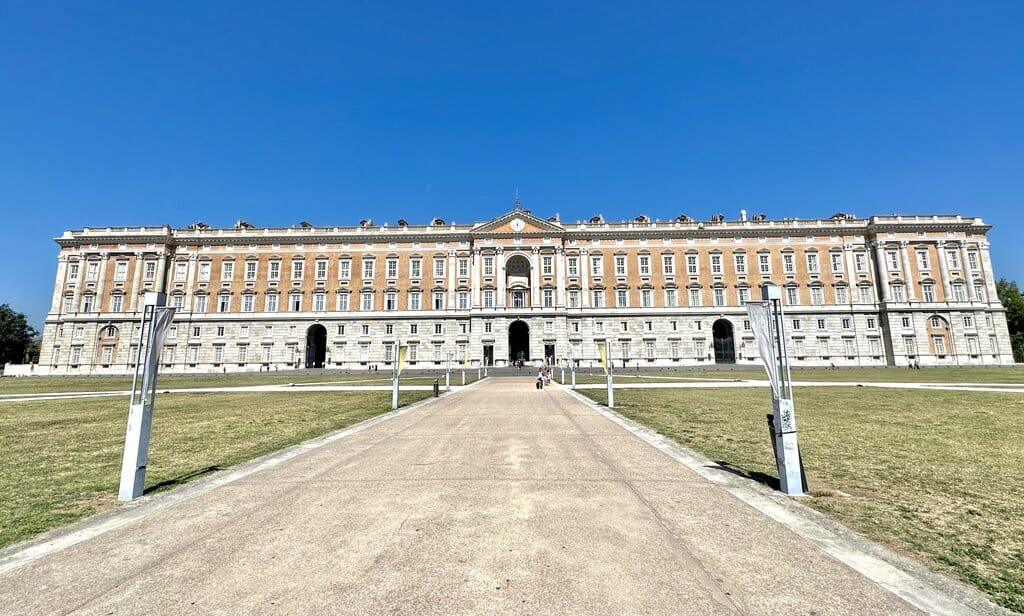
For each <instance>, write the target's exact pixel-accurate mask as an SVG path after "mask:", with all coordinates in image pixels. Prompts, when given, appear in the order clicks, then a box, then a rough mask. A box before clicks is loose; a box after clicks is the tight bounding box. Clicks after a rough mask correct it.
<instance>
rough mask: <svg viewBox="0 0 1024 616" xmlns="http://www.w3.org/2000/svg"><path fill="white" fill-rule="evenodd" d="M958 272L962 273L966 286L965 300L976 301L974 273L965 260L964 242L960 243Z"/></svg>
mask: <svg viewBox="0 0 1024 616" xmlns="http://www.w3.org/2000/svg"><path fill="white" fill-rule="evenodd" d="M960 271H962V272H963V274H964V280H965V281H966V284H967V299H968V300H970V301H972V302H974V301H977V300H978V297H977V296H976V295H975V294H974V272H972V271H971V264H970V262H969V261H968V260H967V243H966V242H960Z"/></svg>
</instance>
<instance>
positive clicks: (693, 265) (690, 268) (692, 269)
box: [686, 255, 700, 276]
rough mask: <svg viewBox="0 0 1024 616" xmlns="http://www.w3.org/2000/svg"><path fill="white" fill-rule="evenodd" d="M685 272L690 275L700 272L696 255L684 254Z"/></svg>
mask: <svg viewBox="0 0 1024 616" xmlns="http://www.w3.org/2000/svg"><path fill="white" fill-rule="evenodd" d="M686 273H687V274H689V275H690V276H696V275H697V274H698V273H700V269H699V261H698V260H697V255H686Z"/></svg>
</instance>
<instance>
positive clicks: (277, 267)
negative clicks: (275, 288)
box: [267, 261, 281, 280]
mask: <svg viewBox="0 0 1024 616" xmlns="http://www.w3.org/2000/svg"><path fill="white" fill-rule="evenodd" d="M267 267H268V271H267V279H269V280H280V279H281V262H280V261H271V262H270V263H269V264H268V265H267Z"/></svg>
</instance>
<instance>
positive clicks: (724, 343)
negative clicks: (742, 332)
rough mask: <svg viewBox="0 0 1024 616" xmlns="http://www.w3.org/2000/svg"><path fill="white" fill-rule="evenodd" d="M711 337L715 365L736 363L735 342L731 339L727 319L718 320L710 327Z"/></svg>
mask: <svg viewBox="0 0 1024 616" xmlns="http://www.w3.org/2000/svg"><path fill="white" fill-rule="evenodd" d="M711 335H712V336H713V337H714V340H715V363H716V364H735V363H736V341H735V339H734V338H733V332H732V323H731V322H730V321H728V320H727V319H718V320H717V321H715V323H714V325H712V326H711Z"/></svg>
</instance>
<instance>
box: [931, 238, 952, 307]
mask: <svg viewBox="0 0 1024 616" xmlns="http://www.w3.org/2000/svg"><path fill="white" fill-rule="evenodd" d="M945 246H946V243H945V242H944V241H942V240H939V241H937V242H935V251H936V252H937V253H938V259H939V277H940V278H942V296H943V299H944V300H945V301H947V302H949V301H950V299H951V298H950V291H949V264H948V263H946V248H945Z"/></svg>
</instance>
